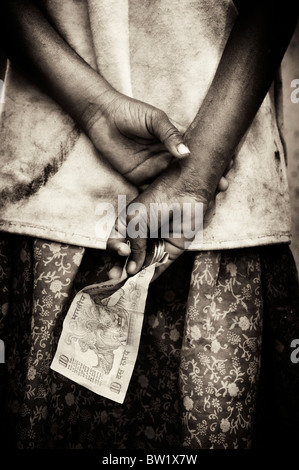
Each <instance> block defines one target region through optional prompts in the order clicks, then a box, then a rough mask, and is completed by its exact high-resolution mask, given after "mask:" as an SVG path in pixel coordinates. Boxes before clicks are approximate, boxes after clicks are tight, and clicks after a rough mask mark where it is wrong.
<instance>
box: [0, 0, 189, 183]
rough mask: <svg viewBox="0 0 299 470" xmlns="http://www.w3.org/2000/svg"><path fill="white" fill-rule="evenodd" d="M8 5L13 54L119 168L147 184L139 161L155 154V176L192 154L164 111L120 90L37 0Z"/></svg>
mask: <svg viewBox="0 0 299 470" xmlns="http://www.w3.org/2000/svg"><path fill="white" fill-rule="evenodd" d="M40 3H43V2H42V1H41V2H40ZM2 5H3V8H2V14H1V16H2V25H1V26H2V27H3V28H2V31H3V39H5V44H7V45H8V46H9V47H8V54H9V57H10V58H11V59H12V60H13V61H17V62H18V63H19V64H20V65H21V66H22V67H23V68H25V69H26V70H27V71H28V72H29V74H30V76H31V77H32V76H33V77H34V78H35V80H36V82H37V83H38V84H39V85H41V86H42V87H43V88H44V89H45V90H46V92H48V93H49V94H50V95H51V96H52V97H53V98H54V99H55V100H56V101H57V103H59V104H60V105H61V106H62V108H64V110H65V111H66V112H67V113H68V114H70V115H71V116H72V117H73V118H74V120H75V121H76V122H77V123H78V124H79V125H80V126H81V128H82V129H83V131H84V132H85V133H86V134H87V135H88V136H89V137H90V139H91V140H92V142H93V143H94V145H95V147H96V148H97V149H98V150H99V151H100V152H101V153H102V154H103V155H104V157H105V158H106V159H107V160H108V161H109V162H110V164H112V165H113V166H114V168H115V169H116V170H117V171H118V172H120V173H121V174H124V175H126V177H127V178H128V179H129V180H130V181H131V182H133V183H134V184H135V183H136V184H141V183H143V182H144V181H143V178H144V177H146V175H144V172H143V171H140V169H139V166H140V165H142V164H143V163H144V164H145V165H146V164H147V161H148V160H149V159H150V160H151V161H152V160H153V163H152V165H147V167H149V168H150V169H151V170H152V174H151V175H149V176H150V177H151V178H153V177H156V176H157V174H159V173H160V172H161V171H162V169H165V168H166V167H167V165H168V163H169V162H170V160H171V159H172V157H176V158H180V157H182V156H186V155H188V154H189V152H188V149H186V147H185V146H183V138H182V136H181V135H180V133H179V132H178V130H177V129H176V128H175V127H174V126H173V125H172V124H171V123H170V121H169V119H168V117H167V116H166V114H165V113H164V112H163V111H161V110H159V109H157V108H154V107H153V106H150V105H147V104H146V103H142V102H140V101H137V100H134V99H131V98H128V97H126V96H124V95H122V94H121V93H118V92H117V91H116V90H115V89H114V88H113V87H112V86H111V85H110V84H109V83H108V82H107V81H106V80H105V79H104V78H103V77H102V76H101V75H100V74H99V73H97V71H95V70H93V69H92V68H91V67H90V66H89V65H88V64H87V63H86V62H85V61H84V60H83V59H82V58H81V57H80V56H79V55H78V54H77V53H76V52H75V51H74V50H73V49H72V48H71V47H70V46H69V45H68V44H67V43H66V42H65V41H64V39H63V38H62V37H61V36H60V35H59V34H58V33H57V31H56V30H55V29H54V28H53V27H52V25H51V24H50V23H49V21H48V20H47V18H46V17H45V16H44V14H43V13H42V11H41V10H40V8H38V7H37V6H36V4H35V2H34V1H30V0H4V1H3V2H2ZM181 149H182V150H181Z"/></svg>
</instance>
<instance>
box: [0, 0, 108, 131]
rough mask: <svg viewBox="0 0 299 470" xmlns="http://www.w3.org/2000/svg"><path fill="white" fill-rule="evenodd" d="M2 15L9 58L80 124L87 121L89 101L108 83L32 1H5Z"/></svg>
mask: <svg viewBox="0 0 299 470" xmlns="http://www.w3.org/2000/svg"><path fill="white" fill-rule="evenodd" d="M2 15H3V16H2V18H3V20H4V21H3V27H4V29H5V40H6V43H7V45H8V54H9V56H10V58H11V59H12V60H15V61H17V62H18V63H19V64H20V65H21V66H24V67H25V68H26V69H27V71H28V70H29V72H30V74H31V75H32V76H33V77H35V79H36V80H37V82H38V83H39V84H40V85H41V86H42V87H43V88H45V89H46V91H47V92H48V93H49V94H50V95H51V96H52V97H53V98H54V99H55V100H56V101H57V102H58V103H59V104H60V105H61V106H62V107H63V108H64V109H65V110H66V111H67V112H68V113H69V114H70V115H71V116H72V117H73V118H74V119H75V120H76V121H77V122H78V123H79V124H82V120H84V122H86V121H88V119H89V116H88V112H89V111H91V112H92V109H90V108H92V106H91V107H90V108H89V106H88V105H89V104H90V103H91V104H92V102H93V101H94V100H95V99H97V101H98V97H99V96H100V95H101V94H105V92H106V91H110V90H111V86H110V85H109V84H108V83H107V82H106V81H105V80H104V79H103V77H101V76H100V75H99V74H98V73H97V72H96V71H95V70H93V69H92V68H91V67H90V66H89V65H88V64H87V63H86V62H85V61H84V60H83V59H82V58H81V57H80V56H79V55H78V54H77V53H76V52H75V51H74V50H73V49H72V48H71V47H70V46H69V45H68V44H67V43H66V42H65V41H64V39H63V38H62V37H61V36H60V35H59V34H58V33H57V32H56V31H55V29H54V28H53V27H52V26H51V24H50V23H49V22H48V21H47V19H46V18H45V16H44V15H43V13H42V12H41V11H40V10H39V8H38V7H36V5H35V4H34V2H33V1H27V0H25V1H24V0H7V1H4V2H3V9H2ZM83 117H84V119H83Z"/></svg>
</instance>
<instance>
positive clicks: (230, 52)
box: [108, 1, 297, 274]
mask: <svg viewBox="0 0 299 470" xmlns="http://www.w3.org/2000/svg"><path fill="white" fill-rule="evenodd" d="M244 3H245V2H243V7H242V9H241V10H240V12H239V15H238V17H237V19H236V21H235V24H234V27H233V29H232V31H231V34H230V36H229V39H228V42H227V44H226V47H225V49H224V52H223V55H222V58H221V60H220V63H219V66H218V68H217V71H216V74H215V77H214V80H213V82H212V84H211V86H210V88H209V90H208V93H207V95H206V97H205V100H204V102H203V104H202V106H201V108H200V109H199V111H198V114H197V116H196V117H195V119H194V121H193V123H192V124H191V125H190V127H189V129H188V130H187V133H186V136H185V139H186V142H187V144H188V147H189V148H190V150H191V155H190V157H189V158H188V159H185V160H181V161H176V162H173V164H172V165H171V166H170V167H169V168H167V169H166V170H165V171H164V172H163V173H162V174H161V175H160V176H159V177H158V178H157V179H156V181H155V182H154V183H153V184H152V185H151V186H150V187H149V188H148V189H147V190H146V191H145V192H144V193H143V194H141V195H140V197H138V199H137V201H138V202H142V203H143V204H144V205H145V206H146V207H147V208H148V207H149V204H150V203H154V202H157V203H160V202H166V203H169V202H174V201H176V202H180V203H182V202H191V203H192V201H193V203H194V201H198V202H201V203H202V204H203V207H204V212H205V211H206V210H207V208H208V206H209V204H210V203H211V201H212V200H213V198H214V196H215V190H216V187H217V184H218V182H219V179H220V178H221V176H222V175H223V173H224V171H225V169H226V167H227V166H228V163H229V161H230V159H231V157H232V155H233V153H234V151H235V149H236V147H237V145H238V144H239V143H240V141H241V139H242V137H243V136H244V135H245V133H246V131H247V130H248V128H249V126H250V124H251V122H252V120H253V118H254V116H255V114H256V112H257V111H258V109H259V107H260V105H261V103H262V101H263V99H264V97H265V95H266V93H267V92H268V90H269V87H270V85H271V83H272V81H273V78H274V76H275V73H276V70H277V68H278V66H279V65H280V63H281V60H282V58H283V55H284V53H285V51H286V49H287V47H288V44H289V41H290V39H291V37H292V34H293V31H294V28H295V25H296V20H297V11H296V8H295V7H294V5H293V2H288V1H286V2H284V3H283V4H282V2H280V3H279V4H277V2H276V3H272V4H270V6H269V4H268V2H267V1H264V2H263V1H260V2H249V5H248V6H246V4H245V6H244ZM147 213H149V211H147ZM147 222H148V221H147ZM123 241H124V240H115V239H110V240H109V242H108V246H109V247H110V249H111V251H112V252H116V253H118V254H120V253H122V250H123V252H125V248H124V245H123ZM130 242H131V254H130V261H131V263H129V264H128V265H127V270H128V272H129V274H134V273H135V272H137V271H138V270H139V269H140V267H141V266H142V264H143V262H144V259H145V250H146V239H144V238H137V239H135V240H134V239H133V240H130ZM183 242H184V240H183V239H182V240H177V239H173V238H172V239H171V240H168V243H169V244H168V251H169V252H170V253H171V254H172V255H171V256H170V259H169V262H168V264H166V265H164V266H162V267H160V268H159V272H161V271H162V270H163V269H165V268H166V267H167V265H169V264H170V263H171V262H172V261H173V260H174V259H175V258H176V257H177V256H179V254H180V253H182V251H183ZM126 253H127V252H126Z"/></svg>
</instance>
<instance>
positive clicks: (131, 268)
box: [127, 261, 137, 274]
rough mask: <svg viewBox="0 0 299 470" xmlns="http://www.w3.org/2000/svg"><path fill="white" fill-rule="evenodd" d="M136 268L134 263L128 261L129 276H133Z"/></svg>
mask: <svg viewBox="0 0 299 470" xmlns="http://www.w3.org/2000/svg"><path fill="white" fill-rule="evenodd" d="M136 266H137V264H136V263H135V261H129V262H128V266H127V272H128V273H129V274H135V272H136Z"/></svg>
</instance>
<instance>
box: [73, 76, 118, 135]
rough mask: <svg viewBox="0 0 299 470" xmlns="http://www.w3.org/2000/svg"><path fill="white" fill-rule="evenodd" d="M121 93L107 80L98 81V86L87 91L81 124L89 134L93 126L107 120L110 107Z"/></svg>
mask: <svg viewBox="0 0 299 470" xmlns="http://www.w3.org/2000/svg"><path fill="white" fill-rule="evenodd" d="M118 95H119V93H118V92H117V91H116V90H115V89H114V88H112V86H111V85H109V83H107V82H106V81H105V80H97V82H96V84H95V85H94V86H93V87H92V88H89V89H88V90H87V93H86V94H85V96H84V99H83V101H82V103H81V111H80V116H79V119H78V121H79V124H80V125H81V127H82V128H83V130H84V131H85V132H86V133H87V134H88V133H89V132H90V131H91V129H92V127H93V125H94V124H95V123H96V122H98V121H99V120H100V119H103V118H105V119H107V118H108V116H109V111H108V110H109V107H110V106H111V104H112V103H113V102H114V101H115V100H116V99H117V97H118Z"/></svg>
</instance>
